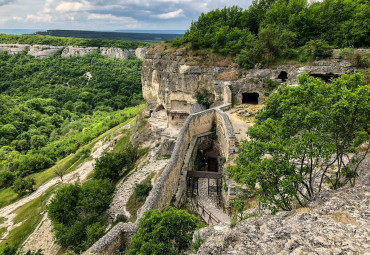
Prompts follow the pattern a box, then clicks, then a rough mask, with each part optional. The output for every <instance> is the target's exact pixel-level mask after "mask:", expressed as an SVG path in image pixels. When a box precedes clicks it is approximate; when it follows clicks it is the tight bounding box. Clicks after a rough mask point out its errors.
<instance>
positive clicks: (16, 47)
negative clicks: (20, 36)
mask: <svg viewBox="0 0 370 255" xmlns="http://www.w3.org/2000/svg"><path fill="white" fill-rule="evenodd" d="M29 48H30V46H29V45H27V44H0V52H3V51H7V52H8V53H9V54H10V55H13V54H17V53H20V52H22V51H24V50H28V49H29Z"/></svg>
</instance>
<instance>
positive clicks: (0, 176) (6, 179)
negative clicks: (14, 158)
mask: <svg viewBox="0 0 370 255" xmlns="http://www.w3.org/2000/svg"><path fill="white" fill-rule="evenodd" d="M14 180H15V174H14V173H13V172H10V171H1V172H0V188H8V187H10V186H12V185H13V183H14Z"/></svg>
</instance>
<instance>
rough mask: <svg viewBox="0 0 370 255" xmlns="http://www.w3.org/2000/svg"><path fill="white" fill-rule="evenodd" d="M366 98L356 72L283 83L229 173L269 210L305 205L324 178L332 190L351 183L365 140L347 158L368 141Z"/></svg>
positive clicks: (368, 93)
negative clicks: (329, 79)
mask: <svg viewBox="0 0 370 255" xmlns="http://www.w3.org/2000/svg"><path fill="white" fill-rule="evenodd" d="M369 97H370V86H369V85H368V84H366V83H365V80H364V76H363V75H362V74H360V73H356V74H353V75H346V74H344V75H342V77H340V78H338V79H334V80H332V83H331V84H326V83H324V82H323V81H322V80H320V79H315V78H312V77H309V76H307V75H302V76H300V77H299V86H298V87H294V88H293V87H283V88H282V89H280V90H279V91H278V92H277V93H274V94H272V95H271V96H270V97H269V99H268V100H267V102H266V105H265V107H264V109H263V110H262V111H260V112H259V113H258V114H257V116H256V118H257V123H256V125H254V126H253V127H251V128H250V129H249V131H248V134H249V136H250V138H251V140H250V141H245V142H244V143H243V144H242V146H241V147H240V153H239V156H238V158H237V165H236V166H235V167H232V168H229V169H228V172H229V173H230V174H231V176H233V178H234V179H235V180H236V181H238V182H241V183H244V184H246V186H247V187H248V189H249V191H250V192H252V193H254V194H255V195H257V197H258V199H259V200H260V201H261V203H262V205H263V206H265V207H268V208H270V209H271V210H272V211H273V212H276V211H277V210H278V209H282V210H291V209H292V207H293V204H294V203H299V204H300V205H304V204H305V203H306V202H307V201H310V200H312V199H313V198H314V197H315V194H316V193H317V192H320V191H321V190H322V188H323V182H324V181H327V182H329V185H330V186H331V187H332V188H334V189H336V188H338V187H340V186H341V185H343V183H345V182H347V181H350V182H351V184H352V185H354V184H355V180H356V176H357V175H358V173H357V169H358V166H359V164H360V163H361V161H362V160H363V158H364V157H365V156H366V154H367V152H368V150H369V145H368V144H367V145H366V146H367V147H366V149H365V152H362V153H359V154H358V156H356V157H354V158H353V160H347V159H349V158H351V157H350V156H349V155H350V154H351V153H357V152H358V147H359V146H360V145H362V144H364V143H365V142H366V141H368V140H369V137H370V136H369V133H368V123H369V119H368V116H370V109H369V106H368V103H367V102H368V101H369ZM329 170H330V171H329ZM329 172H330V173H329ZM333 172H334V173H333Z"/></svg>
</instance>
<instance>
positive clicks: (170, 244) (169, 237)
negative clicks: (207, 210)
mask: <svg viewBox="0 0 370 255" xmlns="http://www.w3.org/2000/svg"><path fill="white" fill-rule="evenodd" d="M199 227H201V223H200V221H199V219H198V218H196V217H195V216H193V215H191V214H189V213H188V212H186V211H184V210H176V209H175V208H173V207H167V208H166V209H165V210H164V211H163V212H161V211H160V210H151V211H146V212H145V213H144V217H143V218H141V219H140V220H139V227H138V231H137V233H136V234H135V235H134V236H133V237H132V240H131V249H129V250H128V254H181V252H183V251H184V250H186V249H187V248H189V245H190V241H191V238H192V235H193V233H194V231H195V230H196V229H197V228H199Z"/></svg>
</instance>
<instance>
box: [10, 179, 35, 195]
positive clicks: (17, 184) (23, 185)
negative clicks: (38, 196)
mask: <svg viewBox="0 0 370 255" xmlns="http://www.w3.org/2000/svg"><path fill="white" fill-rule="evenodd" d="M34 185H35V180H34V179H31V178H27V179H26V178H17V179H16V180H15V181H14V183H13V186H12V189H13V190H14V192H15V193H17V194H18V195H20V196H22V195H25V194H27V193H31V192H33V191H34V190H35V189H34Z"/></svg>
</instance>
